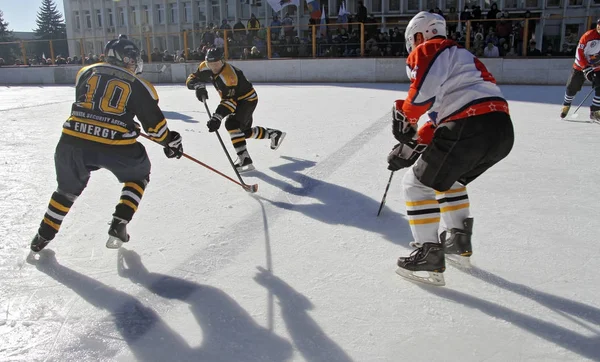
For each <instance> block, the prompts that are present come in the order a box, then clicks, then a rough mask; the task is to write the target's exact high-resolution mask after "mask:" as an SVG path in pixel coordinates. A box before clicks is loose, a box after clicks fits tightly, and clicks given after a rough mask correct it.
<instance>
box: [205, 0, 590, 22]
mask: <svg viewBox="0 0 600 362" xmlns="http://www.w3.org/2000/svg"><path fill="white" fill-rule="evenodd" d="M599 1H600V0H599ZM196 6H197V8H198V20H200V21H205V20H206V14H205V12H206V0H202V1H197V2H196Z"/></svg>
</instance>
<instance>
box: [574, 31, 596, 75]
mask: <svg viewBox="0 0 600 362" xmlns="http://www.w3.org/2000/svg"><path fill="white" fill-rule="evenodd" d="M588 66H592V67H594V68H595V69H600V34H598V32H597V31H596V29H592V30H590V31H587V32H586V33H585V34H583V35H582V36H581V39H579V44H578V45H577V52H576V53H575V63H574V64H573V68H575V69H577V70H583V68H585V67H588Z"/></svg>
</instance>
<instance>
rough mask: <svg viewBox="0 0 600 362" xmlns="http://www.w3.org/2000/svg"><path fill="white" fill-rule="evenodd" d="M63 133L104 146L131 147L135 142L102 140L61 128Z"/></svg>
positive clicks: (132, 139) (131, 140)
mask: <svg viewBox="0 0 600 362" xmlns="http://www.w3.org/2000/svg"><path fill="white" fill-rule="evenodd" d="M63 133H64V134H66V135H69V136H73V137H77V138H82V139H84V140H88V141H93V142H98V143H103V144H105V145H115V146H122V145H131V144H134V143H135V142H136V139H135V138H131V139H125V140H111V139H107V138H102V137H99V136H93V135H89V134H87V133H81V132H77V131H72V130H70V129H67V128H63Z"/></svg>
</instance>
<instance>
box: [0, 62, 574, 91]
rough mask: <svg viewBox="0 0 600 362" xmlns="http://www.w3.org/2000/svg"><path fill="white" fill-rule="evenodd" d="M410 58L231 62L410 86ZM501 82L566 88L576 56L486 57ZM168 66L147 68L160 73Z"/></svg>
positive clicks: (172, 67) (184, 66) (157, 78)
mask: <svg viewBox="0 0 600 362" xmlns="http://www.w3.org/2000/svg"><path fill="white" fill-rule="evenodd" d="M405 61H406V60H405V58H352V59H288V60H285V59H277V60H244V61H239V60H238V61H231V64H233V65H235V66H237V67H239V68H240V69H242V70H243V71H244V73H245V74H246V76H247V77H248V79H249V80H250V81H251V82H255V83H266V82H268V83H277V82H290V83H293V82H297V83H311V82H340V83H344V82H346V83H347V82H353V83H354V82H388V83H395V82H408V77H407V75H406V65H405ZM481 61H482V62H483V63H484V64H485V65H486V67H487V68H488V70H489V71H490V72H491V73H492V74H493V75H494V77H495V78H496V80H497V81H498V83H499V84H539V85H545V84H547V85H565V84H566V82H567V78H568V77H569V73H570V72H571V69H572V66H573V59H570V58H561V59H555V58H539V59H502V58H496V59H481ZM166 65H167V68H166V69H165V71H164V72H163V73H160V74H152V73H144V78H146V79H148V80H149V81H151V82H153V83H184V82H185V78H186V77H187V75H188V74H190V73H192V72H193V71H194V70H195V69H196V67H197V66H198V64H195V63H167V64H166ZM161 66H162V64H145V65H144V70H154V71H156V70H157V69H159V68H160V67H161ZM79 68H80V67H78V66H58V67H19V68H12V67H2V68H0V85H7V84H13V85H14V84H73V83H74V82H75V75H76V74H77V70H78V69H79Z"/></svg>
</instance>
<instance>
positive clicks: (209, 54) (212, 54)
mask: <svg viewBox="0 0 600 362" xmlns="http://www.w3.org/2000/svg"><path fill="white" fill-rule="evenodd" d="M224 58H225V54H224V53H223V48H210V49H208V50H207V51H206V59H205V60H206V61H207V62H218V61H219V60H223V59H224Z"/></svg>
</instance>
